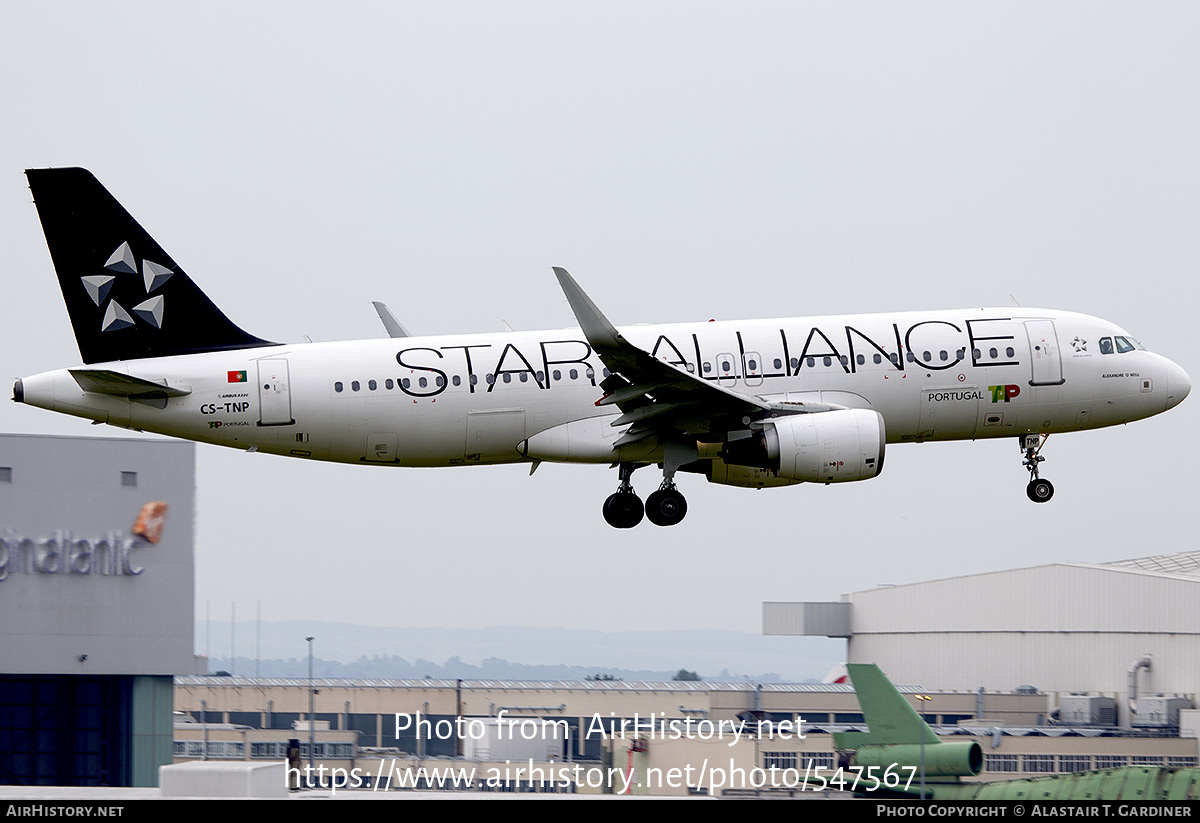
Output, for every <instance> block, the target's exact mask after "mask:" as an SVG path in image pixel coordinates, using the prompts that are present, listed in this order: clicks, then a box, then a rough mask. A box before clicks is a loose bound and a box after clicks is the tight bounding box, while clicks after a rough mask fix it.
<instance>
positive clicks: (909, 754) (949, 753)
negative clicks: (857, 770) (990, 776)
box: [838, 740, 983, 788]
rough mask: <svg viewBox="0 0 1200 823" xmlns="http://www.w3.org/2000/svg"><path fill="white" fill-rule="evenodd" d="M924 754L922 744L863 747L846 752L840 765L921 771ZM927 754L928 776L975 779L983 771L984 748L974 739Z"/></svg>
mask: <svg viewBox="0 0 1200 823" xmlns="http://www.w3.org/2000/svg"><path fill="white" fill-rule="evenodd" d="M921 754H922V752H921V745H920V744H919V743H907V744H893V745H886V746H861V747H859V748H858V749H857V750H856V751H853V752H844V753H843V756H842V757H839V758H838V765H840V766H842V767H843V768H848V767H851V766H859V767H861V768H864V769H865V768H867V767H870V766H876V767H878V770H879V772H880V773H881V774H882V772H883V771H884V770H885V769H889V768H891V769H893V770H895V769H897V768H903V769H908V768H910V767H911V768H913V769H919V768H920V766H921ZM924 755H925V758H924V760H925V776H926V777H974V776H976V775H978V774H979V773H980V772H981V771H983V749H981V748H980V747H979V744H978V743H976V742H975V741H973V740H972V741H962V740H957V741H953V742H944V741H943V742H940V743H932V744H929V745H926V746H925V747H924ZM864 774H865V772H864ZM913 788H916V787H915V786H914V787H913Z"/></svg>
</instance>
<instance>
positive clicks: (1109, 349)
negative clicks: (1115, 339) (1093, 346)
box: [1100, 337, 1113, 354]
mask: <svg viewBox="0 0 1200 823" xmlns="http://www.w3.org/2000/svg"><path fill="white" fill-rule="evenodd" d="M1100 353H1101V354H1112V353H1113V345H1112V338H1111V337H1101V338H1100Z"/></svg>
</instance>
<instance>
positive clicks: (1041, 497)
mask: <svg viewBox="0 0 1200 823" xmlns="http://www.w3.org/2000/svg"><path fill="white" fill-rule="evenodd" d="M1025 494H1026V495H1028V496H1029V499H1030V500H1032V501H1033V502H1034V503H1045V502H1046V501H1047V500H1049V499H1050V498H1051V497H1053V496H1054V484H1053V483H1051V482H1050V481H1049V480H1030V481H1029V485H1028V486H1026V487H1025Z"/></svg>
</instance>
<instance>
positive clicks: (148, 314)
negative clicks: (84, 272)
mask: <svg viewBox="0 0 1200 823" xmlns="http://www.w3.org/2000/svg"><path fill="white" fill-rule="evenodd" d="M104 268H106V269H108V270H109V271H110V272H113V274H93V275H88V276H86V277H81V278H80V280H82V281H83V287H84V289H86V290H87V294H88V297H90V298H91V299H92V302H93V303H95V304H96V306H97V307H99V306H100V305H101V304H103V303H104V301H105V300H107V299H108V296H109V293H110V292H112V289H113V286H115V285H116V284H117V277H120V276H122V275H133V276H134V277H136V276H137V274H138V268H137V260H136V259H135V258H134V256H133V251H132V250H131V249H130V248H129V241H126V242H124V243H122V244H121V245H120V246H118V247H117V250H116V251H114V252H113V253H112V254H111V255H109V258H108V261H107V262H106V263H105V264H104ZM172 274H174V272H173V271H171V269H169V268H167V267H166V266H162V265H159V264H158V263H155V262H153V261H152V260H142V282H143V283H144V285H145V287H146V291H145V294H146V295H147V297H146V299H145V300H143V301H142V302H140V303H138V304H137V305H136V306H134V307H133V308H132V309H130V310H128V311H127V310H126V309H125V307H124V306H122V305H121V304H120V303H118V302H117V301H116V299H115V298H114V299H112V300H108V303H107V305H105V306H104V316H103V318H102V319H101V321H100V331H102V332H106V331H120V330H121V329H128V328H130V327H131V326H134V325H136V323H137V320H141V321H143V322H144V323H148V324H149V325H151V326H153V327H154V328H156V329H161V328H162V322H163V304H164V299H163V296H162V295H161V294H159V295H154V296H150V293H151V292H153V291H155V290H157V289H159V288H162V286H163V284H164V283H166V282H167V281H168V280H170V279H171V275H172ZM123 279H124V278H123ZM123 291H127V289H123ZM130 312H132V314H131V313H130ZM135 318H136V319H135Z"/></svg>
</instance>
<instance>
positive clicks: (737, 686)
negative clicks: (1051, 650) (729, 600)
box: [175, 675, 928, 694]
mask: <svg viewBox="0 0 1200 823" xmlns="http://www.w3.org/2000/svg"><path fill="white" fill-rule="evenodd" d="M312 682H313V685H314V686H318V687H321V688H326V689H333V688H342V689H420V688H426V689H453V688H455V686H456V685H457V682H458V681H455V680H449V679H438V680H434V679H425V678H408V679H397V680H384V679H363V680H357V679H348V678H321V677H315V678H313V681H312ZM175 684H176V685H177V686H211V687H213V688H256V687H262V686H284V687H287V686H290V687H294V688H298V689H303V688H307V687H308V679H307V678H304V677H242V676H234V677H226V676H216V675H181V676H178V677H176V678H175ZM462 687H463V688H464V689H509V690H514V691H516V690H536V691H547V690H570V691H617V692H717V691H720V692H727V691H737V692H747V691H753V690H754V689H756V688H757V687H758V684H755V683H745V682H741V683H738V682H724V683H722V682H709V681H679V680H660V681H653V680H463V681H462ZM896 688H898V689H899V690H900V691H901V692H903V693H906V694H908V693H918V692H920V693H924V692H927V691H928V689H924V688H922V687H920V686H897V687H896ZM762 690H763V691H764V692H818V693H820V692H835V693H845V692H853V691H854V689H853V687H851V686H850V684H848V683H763V684H762Z"/></svg>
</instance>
